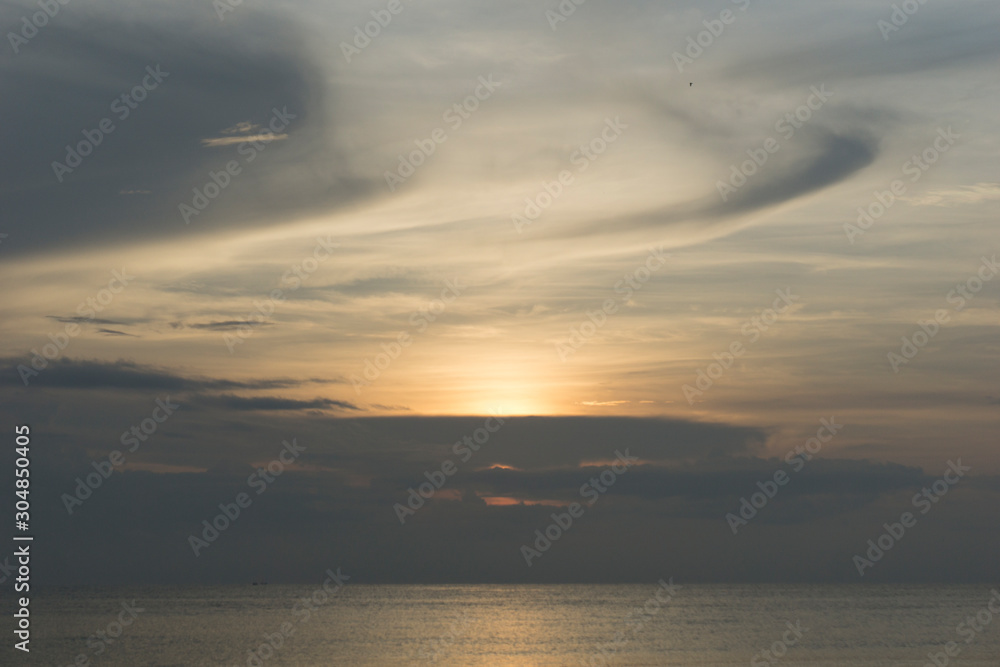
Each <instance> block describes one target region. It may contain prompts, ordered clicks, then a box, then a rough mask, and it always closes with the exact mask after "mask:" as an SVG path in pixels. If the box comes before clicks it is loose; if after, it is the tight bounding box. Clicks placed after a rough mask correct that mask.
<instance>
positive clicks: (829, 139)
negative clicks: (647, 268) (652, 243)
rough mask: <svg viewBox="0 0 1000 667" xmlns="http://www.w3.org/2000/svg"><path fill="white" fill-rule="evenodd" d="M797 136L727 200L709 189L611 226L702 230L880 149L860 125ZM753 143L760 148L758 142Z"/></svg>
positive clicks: (585, 228) (856, 167) (803, 189)
mask: <svg viewBox="0 0 1000 667" xmlns="http://www.w3.org/2000/svg"><path fill="white" fill-rule="evenodd" d="M794 140H795V141H794V143H791V142H786V143H789V146H788V147H787V148H784V149H783V151H782V152H779V153H777V154H776V155H775V156H772V157H770V159H769V161H768V162H767V163H766V164H765V165H764V166H763V167H761V168H760V169H759V171H758V172H757V173H756V174H755V175H753V176H752V177H750V178H748V179H747V180H746V184H745V185H744V186H743V187H741V188H738V189H737V188H734V190H735V192H732V193H728V196H727V198H726V200H725V201H724V200H723V199H722V196H721V194H720V193H719V192H718V191H717V190H716V189H713V191H712V193H711V194H708V195H706V196H704V197H702V198H700V199H697V200H693V201H691V202H688V203H684V204H679V205H672V206H669V207H665V208H662V209H659V210H656V211H648V212H644V213H640V214H638V215H632V216H628V217H624V218H622V217H618V218H616V220H615V225H614V227H613V229H612V230H610V231H613V232H614V233H616V234H619V233H622V232H625V231H634V230H649V229H670V228H672V227H674V226H683V227H687V228H689V229H695V230H698V229H706V228H711V227H715V226H720V225H724V224H727V223H729V224H733V223H735V222H736V221H737V220H738V218H739V217H740V216H741V215H744V214H747V213H752V212H754V211H758V210H761V209H765V208H768V207H771V206H776V205H778V204H782V203H785V202H789V201H793V200H795V199H798V198H800V197H803V196H805V195H807V194H810V193H812V192H815V191H818V190H821V189H823V188H827V187H830V186H832V185H834V184H836V183H839V182H841V181H843V180H845V179H847V178H849V177H850V176H852V175H854V174H856V173H858V172H859V171H860V170H862V169H864V168H865V167H867V166H869V165H870V164H872V162H874V160H875V158H876V156H877V155H878V148H879V141H878V139H877V138H876V137H875V136H874V135H873V134H872V133H871V132H869V131H867V130H866V129H862V128H855V129H853V130H843V131H841V130H838V131H833V130H831V129H829V128H827V127H820V126H818V125H814V126H813V127H807V128H804V129H803V130H800V131H799V132H798V133H797V135H796V136H795V137H794ZM754 147H755V148H759V145H758V146H754ZM737 157H738V159H737V160H736V162H742V161H743V160H745V159H748V157H747V155H746V154H745V153H740V154H738V156H737ZM719 177H720V180H721V179H726V178H728V177H729V169H728V167H724V168H723V171H722V173H720V174H719ZM607 233H609V227H608V225H607V222H606V221H604V220H601V221H598V222H595V223H592V224H589V225H583V224H579V225H576V226H575V227H574V228H573V229H572V230H569V231H567V230H565V229H556V230H553V231H552V232H550V234H551V235H557V236H560V237H565V236H567V235H570V236H587V235H599V234H607ZM540 236H541V235H540Z"/></svg>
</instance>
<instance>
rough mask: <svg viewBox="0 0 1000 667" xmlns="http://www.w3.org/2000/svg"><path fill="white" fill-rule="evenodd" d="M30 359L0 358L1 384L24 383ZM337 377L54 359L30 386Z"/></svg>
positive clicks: (192, 384)
mask: <svg viewBox="0 0 1000 667" xmlns="http://www.w3.org/2000/svg"><path fill="white" fill-rule="evenodd" d="M29 362H30V359H25V358H10V357H8V358H7V359H3V360H0V385H4V384H6V385H8V386H10V385H14V386H18V385H23V383H22V382H21V380H20V376H19V374H18V371H17V367H18V365H20V364H25V365H27V364H28V363H29ZM338 381H339V380H337V379H331V380H318V379H302V380H292V379H262V380H225V379H219V378H205V377H198V376H186V375H180V374H178V373H176V372H173V371H169V370H167V369H164V368H161V367H157V366H151V365H145V364H138V363H135V362H133V361H126V360H123V359H119V360H118V361H97V360H75V359H68V358H64V359H56V360H53V361H50V362H49V364H48V366H47V367H46V368H45V369H44V370H42V371H40V372H39V374H38V376H37V377H34V378H32V382H31V384H32V386H35V385H38V386H41V387H58V388H65V389H81V390H92V389H150V390H165V391H197V390H206V389H214V390H229V389H281V388H289V387H297V386H300V385H303V384H310V383H327V382H331V383H333V382H338Z"/></svg>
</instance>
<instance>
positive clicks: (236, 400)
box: [191, 394, 362, 411]
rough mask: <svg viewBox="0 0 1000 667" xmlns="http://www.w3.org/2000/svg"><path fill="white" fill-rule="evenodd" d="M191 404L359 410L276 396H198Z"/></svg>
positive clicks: (330, 402)
mask: <svg viewBox="0 0 1000 667" xmlns="http://www.w3.org/2000/svg"><path fill="white" fill-rule="evenodd" d="M191 402H193V403H197V404H201V405H206V406H211V407H219V408H223V409H226V410H248V411H268V410H329V409H340V410H355V411H357V410H361V409H362V408H359V407H358V406H356V405H354V404H353V403H349V402H348V401H335V400H332V399H329V398H314V399H312V400H308V401H302V400H296V399H292V398H280V397H278V396H254V397H252V398H247V397H243V396H234V395H232V394H223V395H221V396H198V397H194V398H193V399H191Z"/></svg>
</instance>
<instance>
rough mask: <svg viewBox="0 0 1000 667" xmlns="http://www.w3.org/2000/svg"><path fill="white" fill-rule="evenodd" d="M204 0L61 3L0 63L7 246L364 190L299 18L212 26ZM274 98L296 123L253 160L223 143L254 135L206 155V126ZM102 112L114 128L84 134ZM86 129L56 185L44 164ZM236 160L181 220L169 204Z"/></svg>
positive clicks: (270, 213)
mask: <svg viewBox="0 0 1000 667" xmlns="http://www.w3.org/2000/svg"><path fill="white" fill-rule="evenodd" d="M204 9H205V8H204V5H200V4H198V3H190V4H181V3H178V4H177V5H175V6H173V7H172V8H171V11H169V12H165V11H161V9H159V8H155V7H145V8H143V7H135V6H131V7H127V8H116V9H111V8H110V7H108V8H106V9H105V10H104V11H102V10H101V9H100V8H95V10H94V11H92V12H87V13H73V12H70V13H62V14H60V16H59V20H58V21H55V20H53V21H52V22H51V23H50V24H49V25H47V26H46V27H45V29H44V30H43V31H41V32H40V34H39V36H38V37H37V38H36V39H35V40H34V41H33V42H32V43H31V44H30V48H26V51H28V52H26V53H24V54H22V55H21V56H20V57H17V58H4V59H2V60H0V77H2V78H3V79H4V81H5V90H6V91H7V94H5V95H4V96H3V97H2V98H0V117H3V118H4V119H5V122H6V123H9V124H11V125H16V126H17V127H19V128H20V131H19V132H16V133H9V132H7V133H4V134H3V135H2V137H0V152H2V153H3V154H4V155H16V156H17V159H14V160H5V161H4V162H3V163H2V165H0V181H2V182H3V183H4V187H3V189H2V190H0V207H2V208H3V209H4V211H5V218H6V219H8V220H10V221H12V222H13V223H15V224H17V227H18V233H17V237H18V244H17V245H16V247H12V248H11V249H10V252H17V253H25V252H36V251H38V250H40V249H51V248H57V247H58V248H80V247H85V246H99V245H100V244H103V243H106V242H108V241H112V240H113V241H115V242H116V243H122V242H129V241H137V240H144V239H157V238H163V237H167V236H172V235H176V234H178V233H185V234H188V235H197V234H199V233H201V232H202V231H208V230H215V231H218V230H219V229H221V228H225V227H227V226H231V225H239V226H241V227H244V228H245V227H246V226H248V225H257V226H260V225H268V224H275V223H276V214H278V213H280V219H282V220H287V219H288V218H289V216H291V215H294V212H296V211H297V212H300V213H302V214H306V213H307V212H310V211H316V210H332V209H334V208H337V207H339V206H342V205H344V204H346V203H348V202H350V201H353V200H356V199H358V198H360V197H364V196H367V194H368V191H369V190H370V189H371V188H370V184H369V183H368V182H367V181H366V180H365V179H364V178H361V177H358V176H356V175H355V172H354V169H353V167H352V166H351V164H350V161H349V159H348V157H347V154H346V153H345V152H344V151H343V150H341V148H340V147H338V146H337V145H336V143H335V139H334V137H335V134H336V132H335V128H334V127H333V126H332V125H333V123H334V121H333V117H334V116H333V115H332V114H331V113H330V104H332V103H333V101H334V100H335V99H336V91H335V90H332V89H331V88H330V87H329V86H328V83H327V81H326V79H325V77H324V76H323V75H322V74H321V67H320V66H319V64H318V63H317V56H316V55H315V53H314V50H313V45H311V44H310V40H309V38H308V36H307V34H306V33H305V32H304V30H303V29H302V27H301V26H300V25H299V24H297V23H295V22H294V21H293V20H291V19H290V18H289V15H288V14H287V13H286V12H278V11H273V12H272V11H262V10H257V9H254V8H252V7H243V8H241V10H240V15H239V17H238V19H234V20H230V21H225V22H221V21H216V20H208V19H207V17H206V14H205V11H204ZM19 11H20V10H19V9H18V8H16V7H5V8H4V9H3V10H0V19H4V20H3V21H2V22H3V23H4V24H13V23H15V22H19V20H20V14H19V13H18V12H19ZM209 14H211V12H209ZM126 17H127V18H126ZM212 18H213V19H214V17H212ZM147 68H153V69H154V70H156V69H157V68H158V71H160V72H162V73H164V74H161V75H160V76H159V80H160V82H159V83H158V84H157V85H156V86H155V87H154V88H152V89H150V90H147V92H146V93H144V95H143V97H144V99H143V100H142V101H141V102H138V103H136V102H131V98H129V100H130V102H131V103H132V104H133V105H134V108H130V107H128V106H127V105H126V104H125V103H124V102H123V101H122V95H130V91H132V90H133V89H134V88H135V86H137V85H140V87H141V84H142V83H143V81H144V80H145V81H146V82H147V83H150V84H151V82H152V80H151V79H150V78H149V75H148V71H149V70H147ZM116 100H117V103H116ZM38 109H45V113H44V114H39V113H37V110H38ZM276 109H277V110H279V111H280V110H287V113H288V114H289V115H291V116H294V118H293V119H292V120H291V121H289V125H288V127H287V129H286V130H283V131H282V132H281V138H282V139H284V140H283V141H278V142H273V141H272V142H269V143H267V144H263V146H265V148H264V152H262V153H261V154H260V155H257V156H256V158H255V159H254V161H253V162H252V163H250V162H249V161H248V160H246V156H245V155H241V154H239V153H238V152H237V146H234V145H231V143H230V142H238V143H242V142H244V141H251V140H253V139H254V136H255V135H256V134H257V133H254V134H250V135H247V136H239V137H237V136H232V137H224V138H220V139H218V140H216V139H209V140H208V141H209V143H210V144H211V146H213V147H214V148H213V149H211V150H207V149H206V146H205V145H204V144H203V139H204V138H205V137H216V136H217V135H216V133H217V132H218V128H220V127H223V128H230V127H232V128H246V129H250V128H252V127H258V126H259V127H267V125H268V123H269V121H270V119H271V118H272V117H273V116H274V115H275V110H276ZM104 118H107V119H108V122H109V123H111V125H112V126H113V130H111V131H110V132H107V133H102V132H98V131H97V128H98V126H99V124H100V123H101V121H102V119H104ZM85 132H87V133H90V135H89V136H93V137H98V136H99V137H100V140H99V141H98V140H97V139H95V140H94V142H93V143H96V144H97V145H96V146H93V147H92V150H88V153H89V154H88V155H87V156H86V157H84V158H83V159H82V161H81V162H80V163H79V166H76V167H73V168H72V171H71V172H70V173H63V174H61V177H62V182H60V180H59V179H58V178H57V175H56V174H55V173H54V170H53V166H52V165H53V163H54V162H60V163H65V161H66V160H67V157H66V156H67V146H73V147H75V146H77V145H78V144H79V143H80V142H86V141H89V140H87V139H86V137H85V134H84V133H85ZM81 150H84V149H81ZM234 159H235V160H238V161H239V162H240V164H242V168H243V171H242V173H241V174H240V175H239V176H236V177H233V178H232V181H231V183H230V184H229V185H228V186H227V187H226V189H225V193H224V195H221V196H219V197H217V198H216V199H214V200H213V201H212V205H211V207H209V208H207V209H206V210H205V211H204V212H203V213H201V214H200V215H199V217H197V218H196V220H197V223H198V224H191V225H188V226H185V224H184V220H183V218H182V216H181V215H180V213H179V209H178V207H179V205H180V204H181V203H187V204H189V205H190V204H191V201H192V197H193V196H194V195H193V190H194V189H196V188H198V189H200V188H202V187H203V186H204V185H205V184H206V183H210V182H211V180H210V172H212V171H215V172H218V171H219V170H224V169H225V166H226V163H227V161H229V160H234ZM245 160H246V161H245ZM122 193H129V194H132V193H136V194H140V193H141V194H142V195H143V196H141V197H123V196H120V195H121V194H122ZM29 219H30V220H31V225H28V224H26V222H27V220H29Z"/></svg>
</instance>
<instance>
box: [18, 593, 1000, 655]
mask: <svg viewBox="0 0 1000 667" xmlns="http://www.w3.org/2000/svg"><path fill="white" fill-rule="evenodd" d="M676 583H678V584H680V588H679V589H676V590H674V591H673V592H672V593H671V592H668V591H667V589H665V588H663V587H661V586H660V585H658V584H657V583H656V582H652V583H650V584H629V585H614V584H607V585H416V586H412V585H384V586H381V585H362V584H351V583H348V584H347V585H346V586H344V587H343V588H341V589H340V590H337V591H336V592H335V593H334V594H332V595H331V594H329V593H325V594H324V593H323V592H322V591H323V589H322V588H321V587H318V586H279V585H265V586H249V585H247V586H221V587H167V586H161V587H134V588H86V589H84V588H79V589H51V590H48V591H44V592H42V593H38V594H36V595H35V596H33V598H32V607H31V614H32V620H33V625H32V629H33V633H32V641H31V649H32V650H31V655H30V659H29V660H27V661H22V660H19V659H17V658H21V657H27V656H21V655H17V654H16V652H13V651H10V650H9V648H8V646H9V644H8V646H5V647H4V648H3V653H4V654H5V655H8V656H9V655H11V654H12V653H13V654H15V655H14V658H15V659H16V660H15V661H14V662H11V663H10V664H39V665H41V664H44V665H55V666H59V667H63V666H67V665H77V666H78V667H82V666H84V665H122V666H129V667H136V666H145V665H150V666H152V665H157V666H163V667H166V666H171V667H173V666H184V667H188V666H194V665H230V666H236V665H249V666H251V667H260V666H265V665H267V666H270V665H298V666H302V667H305V666H310V667H311V666H318V665H378V666H386V665H421V664H427V665H430V664H437V665H604V664H613V665H622V666H626V665H636V666H637V665H690V666H704V667H709V666H712V667H716V666H718V667H722V666H727V667H728V666H730V665H751V666H757V667H759V666H762V665H789V666H791V665H816V666H819V665H828V666H830V667H833V666H845V665H870V666H885V667H890V666H903V665H913V666H923V665H927V664H931V665H933V664H934V663H932V662H930V658H929V657H928V654H931V653H940V652H942V651H943V650H944V648H945V645H946V644H947V643H948V642H949V641H953V642H956V644H957V647H958V648H959V649H960V653H958V655H957V656H956V657H948V656H947V655H946V654H944V653H941V655H940V656H939V663H941V664H956V665H961V666H965V667H985V666H986V665H990V666H1000V617H998V618H992V613H991V612H989V611H988V607H987V605H988V603H989V600H990V597H991V591H992V590H994V587H991V586H985V585H983V586H979V585H969V586H863V585H846V586H836V585H820V586H806V585H769V584H768V585H684V584H683V582H676ZM658 590H659V591H661V592H660V595H659V599H657V597H656V593H657V591H658ZM304 600H309V602H308V604H307V603H305V602H304ZM133 601H134V602H133ZM654 601H655V602H654ZM994 608H1000V598H998V602H994ZM977 613H978V614H979V621H976V625H975V627H976V628H978V629H977V630H974V629H973V626H962V628H964V629H963V630H962V632H961V634H960V632H959V630H960V628H959V624H960V623H963V622H964V621H965V619H966V618H967V617H969V616H973V617H975V616H976V614H977ZM987 614H989V615H990V619H989V620H988V621H987V620H986V618H987ZM8 619H9V616H8ZM984 621H985V622H984ZM5 634H6V635H7V637H10V636H11V635H10V634H9V632H7V633H5ZM967 640H968V641H967ZM9 641H10V640H8V642H9ZM601 649H603V653H602V651H601ZM764 651H768V652H769V653H767V654H765V653H763V652H764ZM953 651H954V647H953ZM0 662H5V661H0Z"/></svg>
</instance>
